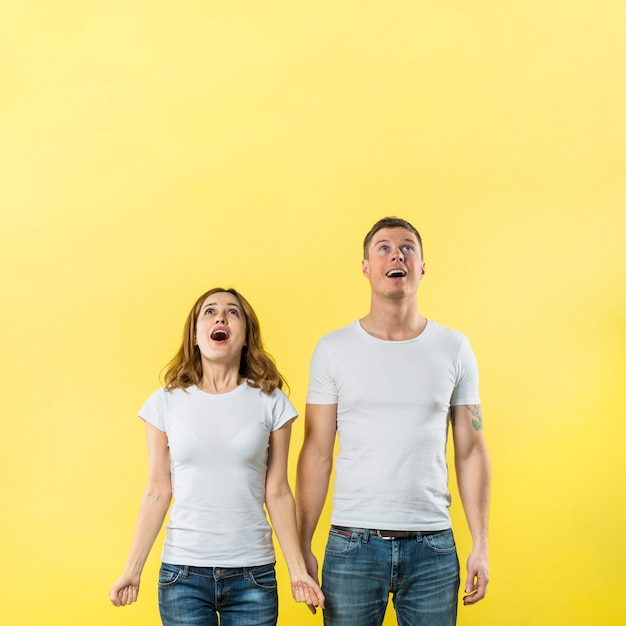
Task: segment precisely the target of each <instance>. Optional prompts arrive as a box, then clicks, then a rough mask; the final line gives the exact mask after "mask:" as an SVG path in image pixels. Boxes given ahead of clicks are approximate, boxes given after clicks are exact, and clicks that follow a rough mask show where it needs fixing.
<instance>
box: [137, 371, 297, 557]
mask: <svg viewBox="0 0 626 626" xmlns="http://www.w3.org/2000/svg"><path fill="white" fill-rule="evenodd" d="M296 415H297V413H296V410H295V408H294V407H293V405H292V404H291V402H290V401H289V399H288V398H287V396H286V395H285V394H284V393H283V392H282V391H281V390H280V389H276V390H274V391H273V392H272V393H271V394H266V393H263V392H262V391H261V390H260V389H255V388H253V387H250V386H249V385H248V384H246V383H243V384H242V385H240V386H239V387H237V388H236V389H234V390H233V391H230V392H228V393H223V394H209V393H205V392H204V391H201V390H200V389H198V388H197V387H195V386H192V387H188V388H187V389H185V390H183V389H174V390H172V391H165V390H164V389H163V388H161V389H159V390H157V391H155V392H154V393H153V394H152V395H151V396H150V397H149V398H148V400H147V402H146V404H145V405H144V406H143V408H142V409H141V410H140V411H139V416H140V417H141V418H142V419H144V420H146V421H147V422H149V423H150V424H152V425H153V426H154V427H156V428H158V429H159V430H162V431H164V432H165V433H166V434H167V439H168V444H169V452H170V459H171V471H172V486H173V491H174V503H173V504H172V508H171V511H170V522H169V524H168V525H167V532H166V537H165V545H164V548H163V555H162V560H163V561H164V562H165V563H171V564H174V565H195V566H198V567H252V566H255V565H264V564H266V563H272V562H274V560H275V556H274V548H273V545H272V534H271V533H272V531H271V529H270V525H269V523H268V521H267V518H266V516H265V511H264V508H263V505H264V502H265V477H266V473H267V454H268V448H269V438H270V433H271V432H272V431H274V430H277V429H278V428H280V427H281V426H283V425H284V424H285V423H287V422H288V421H289V420H291V419H293V418H294V417H296Z"/></svg>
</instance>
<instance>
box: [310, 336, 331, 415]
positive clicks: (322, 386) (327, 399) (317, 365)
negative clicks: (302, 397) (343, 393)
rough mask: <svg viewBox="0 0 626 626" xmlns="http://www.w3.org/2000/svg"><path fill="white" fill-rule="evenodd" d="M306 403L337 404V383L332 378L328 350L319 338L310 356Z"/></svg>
mask: <svg viewBox="0 0 626 626" xmlns="http://www.w3.org/2000/svg"><path fill="white" fill-rule="evenodd" d="M306 401H307V403H308V404H337V385H336V384H335V381H334V378H333V367H332V359H331V356H330V350H329V349H328V346H327V345H326V343H325V342H324V341H323V340H320V341H319V342H318V344H317V346H316V348H315V350H314V352H313V356H312V357H311V365H310V368H309V390H308V393H307V397H306Z"/></svg>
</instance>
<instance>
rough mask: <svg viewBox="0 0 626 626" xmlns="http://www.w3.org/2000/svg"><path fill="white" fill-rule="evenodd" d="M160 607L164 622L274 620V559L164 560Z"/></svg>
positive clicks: (172, 625)
mask: <svg viewBox="0 0 626 626" xmlns="http://www.w3.org/2000/svg"><path fill="white" fill-rule="evenodd" d="M159 611H160V612H161V621H162V622H163V626H217V625H218V623H219V624H220V625H221V626H276V621H277V619H278V592H277V586H276V573H275V571H274V564H273V563H270V564H269V565H261V566H259V567H235V568H224V567H189V566H183V565H180V566H179V565H169V564H168V563H163V564H162V565H161V571H160V572H159ZM218 615H219V621H218Z"/></svg>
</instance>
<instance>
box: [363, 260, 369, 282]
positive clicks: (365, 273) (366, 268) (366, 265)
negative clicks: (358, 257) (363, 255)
mask: <svg viewBox="0 0 626 626" xmlns="http://www.w3.org/2000/svg"><path fill="white" fill-rule="evenodd" d="M361 271H362V272H363V276H365V278H369V277H370V266H369V263H368V262H367V259H363V260H362V261H361Z"/></svg>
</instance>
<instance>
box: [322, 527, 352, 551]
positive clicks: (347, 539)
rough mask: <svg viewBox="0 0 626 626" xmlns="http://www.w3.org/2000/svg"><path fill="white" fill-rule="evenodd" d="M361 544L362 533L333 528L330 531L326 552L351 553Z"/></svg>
mask: <svg viewBox="0 0 626 626" xmlns="http://www.w3.org/2000/svg"><path fill="white" fill-rule="evenodd" d="M360 545H361V535H359V534H358V533H348V532H346V531H344V530H337V529H335V528H331V529H330V532H329V533H328V543H327V544H326V552H327V553H328V554H350V553H351V552H354V551H355V550H357V549H358V548H359V546H360Z"/></svg>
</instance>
